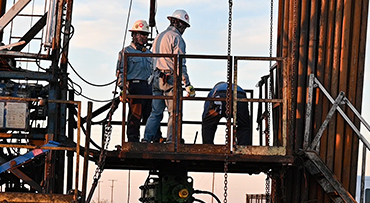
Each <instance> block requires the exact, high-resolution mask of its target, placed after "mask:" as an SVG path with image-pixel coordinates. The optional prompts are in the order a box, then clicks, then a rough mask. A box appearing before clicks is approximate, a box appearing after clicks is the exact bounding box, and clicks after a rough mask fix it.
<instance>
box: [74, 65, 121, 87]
mask: <svg viewBox="0 0 370 203" xmlns="http://www.w3.org/2000/svg"><path fill="white" fill-rule="evenodd" d="M68 65H69V66H70V67H71V68H72V70H73V72H74V73H76V75H77V76H78V77H79V78H80V79H81V80H82V81H84V82H85V83H87V84H89V85H91V86H95V87H105V86H108V85H111V84H113V83H115V82H116V80H113V81H112V82H109V83H107V84H102V85H97V84H93V83H91V82H89V81H87V80H85V79H84V78H83V77H82V76H81V75H80V74H78V73H77V71H76V70H75V69H74V68H73V66H72V64H71V63H70V62H69V61H68Z"/></svg>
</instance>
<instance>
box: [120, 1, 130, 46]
mask: <svg viewBox="0 0 370 203" xmlns="http://www.w3.org/2000/svg"><path fill="white" fill-rule="evenodd" d="M131 8H132V0H131V1H130V5H129V8H128V13H127V21H126V28H125V35H124V37H123V44H122V49H123V48H124V47H125V43H126V35H127V30H128V23H129V21H130V15H131Z"/></svg>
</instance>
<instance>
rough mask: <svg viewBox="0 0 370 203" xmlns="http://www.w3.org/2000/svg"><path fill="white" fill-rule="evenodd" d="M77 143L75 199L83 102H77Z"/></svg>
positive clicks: (75, 196) (76, 182) (75, 198)
mask: <svg viewBox="0 0 370 203" xmlns="http://www.w3.org/2000/svg"><path fill="white" fill-rule="evenodd" d="M77 109H78V112H77V145H76V170H75V171H76V175H75V192H74V200H75V201H77V197H78V181H79V167H80V137H81V102H77Z"/></svg>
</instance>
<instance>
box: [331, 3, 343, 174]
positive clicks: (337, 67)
mask: <svg viewBox="0 0 370 203" xmlns="http://www.w3.org/2000/svg"><path fill="white" fill-rule="evenodd" d="M344 1H345V0H340V1H337V15H336V20H335V22H336V29H335V31H336V35H335V43H334V46H335V48H334V64H333V68H334V72H333V76H332V77H333V78H334V81H333V82H334V83H332V84H334V86H332V89H331V95H333V97H335V96H336V95H338V93H339V91H343V89H344V88H345V87H343V86H342V85H343V84H342V82H345V81H343V80H344V79H342V78H341V77H342V76H343V74H341V71H342V70H343V69H346V67H343V66H342V65H343V63H342V59H343V56H342V54H344V52H342V50H343V46H346V45H343V44H342V42H343V41H342V39H343V38H342V37H343V34H344V33H343V32H344V30H343V29H344V23H343V22H344V21H343V19H344V17H345V16H344V15H345V14H344ZM344 91H345V90H344ZM343 126H344V119H343V118H342V117H341V116H337V120H336V126H335V129H336V135H335V151H334V174H336V175H337V178H338V180H339V181H341V180H342V177H341V174H342V169H343V168H342V167H343V165H342V161H343V146H344V136H343V134H344V131H343Z"/></svg>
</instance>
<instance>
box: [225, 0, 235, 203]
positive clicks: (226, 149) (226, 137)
mask: <svg viewBox="0 0 370 203" xmlns="http://www.w3.org/2000/svg"><path fill="white" fill-rule="evenodd" d="M232 7H233V1H232V0H229V24H228V36H227V56H229V58H228V61H227V67H228V71H227V81H229V82H230V81H231V79H230V78H231V73H230V72H231V71H230V70H231V59H230V55H231V27H232ZM230 96H231V90H230V89H229V88H228V89H227V92H226V98H227V99H226V116H227V119H228V121H230V119H231V115H230V100H229V98H230ZM229 123H230V122H228V124H229ZM225 132H226V133H225V162H224V203H227V190H228V187H227V185H228V174H227V173H228V170H229V160H228V159H229V133H230V131H229V125H228V126H227V127H226V129H225Z"/></svg>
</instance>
